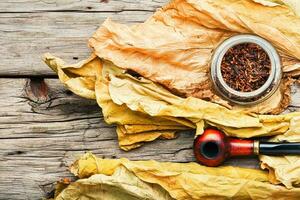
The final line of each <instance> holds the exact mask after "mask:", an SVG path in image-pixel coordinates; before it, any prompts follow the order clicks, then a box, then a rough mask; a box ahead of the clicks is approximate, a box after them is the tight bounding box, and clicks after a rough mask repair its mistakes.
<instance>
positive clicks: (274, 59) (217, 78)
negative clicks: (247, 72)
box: [210, 34, 282, 105]
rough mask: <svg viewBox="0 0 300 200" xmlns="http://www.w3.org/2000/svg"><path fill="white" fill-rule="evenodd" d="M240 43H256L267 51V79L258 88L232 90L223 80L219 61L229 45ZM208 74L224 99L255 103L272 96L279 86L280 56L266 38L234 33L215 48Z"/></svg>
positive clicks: (245, 103) (241, 103) (246, 103)
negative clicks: (268, 67)
mask: <svg viewBox="0 0 300 200" xmlns="http://www.w3.org/2000/svg"><path fill="white" fill-rule="evenodd" d="M242 43H254V44H257V45H258V46H260V47H261V48H262V49H263V50H264V51H265V52H266V53H267V55H268V56H269V59H270V61H271V69H270V74H269V77H268V79H267V80H266V82H265V83H264V84H263V85H262V86H261V87H260V88H258V89H257V90H254V91H251V92H241V91H237V90H234V89H233V88H231V87H230V86H229V85H227V83H226V82H225V81H224V79H223V76H222V72H221V63H222V60H223V57H224V55H225V53H226V52H227V51H228V50H229V49H230V48H231V47H233V46H236V45H238V44H242ZM210 75H211V79H212V82H213V85H214V88H215V89H216V90H217V92H218V93H219V94H220V95H221V96H222V97H223V98H225V99H226V100H228V101H230V102H233V103H236V104H240V105H250V104H257V103H260V102H262V101H265V100H266V99H268V98H269V97H270V96H272V94H274V92H275V91H276V90H277V89H278V87H279V84H280V81H281V76H282V70H281V62H280V57H279V55H278V53H277V51H276V49H275V48H274V47H273V46H272V45H271V44H270V43H269V42H268V41H267V40H265V39H263V38H261V37H258V36H255V35H249V34H242V35H236V36H233V37H230V38H228V39H226V40H225V41H224V42H223V43H221V44H220V45H219V46H218V47H217V49H216V50H215V52H214V55H213V57H212V62H211V68H210Z"/></svg>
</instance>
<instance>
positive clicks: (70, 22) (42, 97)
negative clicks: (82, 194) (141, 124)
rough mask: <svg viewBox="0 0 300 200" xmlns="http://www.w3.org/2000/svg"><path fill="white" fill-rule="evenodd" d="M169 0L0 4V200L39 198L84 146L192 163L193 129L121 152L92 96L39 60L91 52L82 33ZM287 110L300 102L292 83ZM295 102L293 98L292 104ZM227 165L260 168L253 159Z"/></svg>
mask: <svg viewBox="0 0 300 200" xmlns="http://www.w3.org/2000/svg"><path fill="white" fill-rule="evenodd" d="M167 1H168V0H106V1H105V0H102V1H101V0H89V1H85V0H35V1H32V0H6V1H1V2H0V133H1V134H0V199H5V200H8V199H30V200H31V199H41V197H49V196H51V195H52V194H53V186H54V183H55V181H57V180H59V179H61V178H63V177H70V176H71V175H70V173H69V172H68V170H67V166H68V165H69V164H70V163H71V162H72V161H73V160H74V157H75V156H76V155H80V154H82V153H84V152H86V151H92V152H93V153H95V154H97V155H99V156H102V157H106V158H119V157H127V158H130V159H135V160H138V159H156V160H160V161H177V162H187V161H193V160H194V158H193V154H192V142H193V133H191V132H185V133H181V134H180V136H179V138H178V139H176V140H169V141H166V140H159V141H155V142H152V143H149V144H146V145H144V146H143V147H142V148H139V149H136V150H133V151H130V152H124V151H122V150H120V149H119V148H118V144H117V139H116V133H115V127H113V126H109V125H107V124H105V123H104V121H103V118H102V116H101V110H100V108H99V107H98V106H97V105H96V103H95V102H94V101H90V100H86V99H83V98H80V97H78V96H76V95H74V94H72V93H71V92H70V91H67V90H66V89H65V88H64V87H63V86H62V84H61V83H60V82H59V81H58V80H57V77H56V75H55V74H54V73H53V72H52V71H51V70H50V69H49V68H48V67H47V66H46V65H45V64H44V63H43V62H42V61H41V56H42V54H43V53H45V52H51V53H54V54H55V55H57V56H60V57H62V58H63V59H65V60H66V61H68V62H76V61H77V60H81V59H85V58H86V57H87V56H88V55H89V49H88V48H87V45H86V42H87V39H88V38H89V37H90V36H91V35H92V33H93V32H94V31H95V30H96V28H97V27H98V26H99V25H100V24H101V23H102V22H103V21H104V20H105V19H106V18H107V17H110V18H112V19H113V20H116V21H118V22H122V23H129V24H132V23H139V22H142V21H144V20H145V19H146V18H147V17H149V16H150V15H151V14H152V13H153V12H154V11H155V10H156V9H157V8H159V7H161V6H162V5H163V4H165V3H166V2H167ZM293 90H294V91H293V92H294V95H293V100H292V104H291V106H290V108H289V110H297V108H298V107H299V106H300V100H298V101H297V99H300V98H299V94H298V95H297V94H296V92H295V91H296V87H294V88H293ZM297 102H298V103H297ZM229 164H234V165H239V166H248V167H257V166H258V163H257V160H256V159H255V158H253V159H243V160H233V161H231V162H230V163H229Z"/></svg>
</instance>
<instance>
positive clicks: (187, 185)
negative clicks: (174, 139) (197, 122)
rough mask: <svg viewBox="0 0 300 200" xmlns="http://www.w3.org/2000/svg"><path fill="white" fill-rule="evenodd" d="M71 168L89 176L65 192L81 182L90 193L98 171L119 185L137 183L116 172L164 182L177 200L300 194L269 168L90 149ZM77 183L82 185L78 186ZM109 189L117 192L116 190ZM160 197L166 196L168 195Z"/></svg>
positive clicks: (76, 172)
mask: <svg viewBox="0 0 300 200" xmlns="http://www.w3.org/2000/svg"><path fill="white" fill-rule="evenodd" d="M71 170H72V172H73V173H74V174H75V175H77V176H79V177H80V178H88V179H81V180H79V183H78V184H76V183H74V184H73V185H74V186H71V188H70V189H68V188H67V189H66V192H68V191H72V190H74V192H75V194H78V192H77V191H82V189H81V188H83V187H82V186H80V184H84V183H87V185H92V186H91V187H85V191H82V194H90V193H91V191H93V190H92V188H94V187H97V188H100V186H99V185H100V183H97V182H93V183H94V184H89V181H90V180H96V179H98V178H96V177H98V176H97V175H95V174H101V176H99V177H105V178H106V179H113V180H110V182H109V183H107V184H109V185H114V186H115V188H117V189H119V185H122V183H124V182H127V183H128V186H130V187H133V188H134V187H135V186H136V185H135V184H132V182H131V180H127V179H126V180H116V179H114V177H115V176H116V173H117V174H118V176H122V177H124V176H127V175H128V174H130V178H129V177H128V178H129V179H134V180H135V181H136V180H139V181H142V185H141V189H144V184H145V183H146V184H154V185H158V186H161V188H162V189H164V190H165V191H166V192H167V193H169V195H170V196H171V197H172V198H174V199H178V200H186V199H190V200H194V199H195V200H196V199H229V198H230V199H274V198H276V199H298V197H299V195H300V189H296V188H294V189H290V190H288V189H286V188H285V187H284V186H277V185H272V184H270V183H269V182H268V174H267V173H266V172H263V171H260V170H256V169H246V168H239V167H230V166H226V167H218V168H210V167H204V166H201V165H199V164H196V163H167V162H166V163H163V162H156V161H129V160H127V159H119V160H109V159H99V158H96V157H95V156H94V155H92V154H90V153H87V154H85V155H84V156H83V157H82V158H81V159H79V160H77V161H76V162H75V163H74V164H73V166H72V167H71ZM126 174H127V175H126ZM89 177H90V178H89ZM108 177H110V178H108ZM75 186H76V187H79V188H77V189H76V188H75ZM69 187H70V186H69ZM145 189H148V188H145ZM155 190H158V192H159V193H160V192H161V190H160V189H157V188H155ZM109 191H112V192H116V190H109ZM128 191H132V190H128ZM121 192H123V191H122V190H121ZM145 192H146V191H145ZM150 192H151V190H150ZM62 194H64V191H63V192H62ZM96 199H97V198H96ZM158 199H165V197H161V198H158Z"/></svg>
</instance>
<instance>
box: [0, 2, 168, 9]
mask: <svg viewBox="0 0 300 200" xmlns="http://www.w3.org/2000/svg"><path fill="white" fill-rule="evenodd" d="M168 1H169V0H89V1H86V0H35V1H32V0H18V1H16V0H5V1H1V2H0V12H48V11H54V12H57V11H61V12H66V11H74V12H103V11H104V12H121V11H126V10H127V11H128V10H144V11H151V12H153V11H154V10H155V9H157V8H160V7H161V6H162V5H164V4H165V3H166V2H168Z"/></svg>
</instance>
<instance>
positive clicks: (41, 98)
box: [25, 78, 50, 104]
mask: <svg viewBox="0 0 300 200" xmlns="http://www.w3.org/2000/svg"><path fill="white" fill-rule="evenodd" d="M48 92H49V88H48V86H47V84H46V83H45V81H44V79H43V78H30V79H28V80H27V82H26V86H25V93H26V96H27V98H28V99H29V100H31V101H32V102H35V103H38V104H43V103H46V102H48V101H49V99H50V98H49V94H48Z"/></svg>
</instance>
